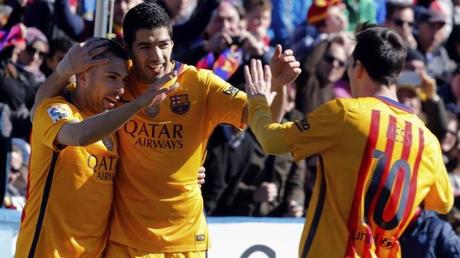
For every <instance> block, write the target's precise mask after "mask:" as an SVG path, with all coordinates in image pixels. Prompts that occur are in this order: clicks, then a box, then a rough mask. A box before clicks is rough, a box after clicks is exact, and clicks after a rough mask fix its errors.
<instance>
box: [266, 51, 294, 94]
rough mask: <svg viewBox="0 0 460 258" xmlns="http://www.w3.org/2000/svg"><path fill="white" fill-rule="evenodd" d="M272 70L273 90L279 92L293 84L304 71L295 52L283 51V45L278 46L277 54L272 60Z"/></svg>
mask: <svg viewBox="0 0 460 258" xmlns="http://www.w3.org/2000/svg"><path fill="white" fill-rule="evenodd" d="M270 69H271V72H272V75H273V79H272V87H273V90H278V89H280V88H281V87H283V86H284V85H287V84H289V83H291V82H293V81H294V80H295V79H297V77H298V76H299V74H300V72H301V71H302V70H301V69H300V63H299V61H297V60H296V58H295V56H294V52H293V51H292V50H291V49H286V50H284V51H283V48H282V47H281V45H276V48H275V53H274V54H273V57H272V58H271V60H270Z"/></svg>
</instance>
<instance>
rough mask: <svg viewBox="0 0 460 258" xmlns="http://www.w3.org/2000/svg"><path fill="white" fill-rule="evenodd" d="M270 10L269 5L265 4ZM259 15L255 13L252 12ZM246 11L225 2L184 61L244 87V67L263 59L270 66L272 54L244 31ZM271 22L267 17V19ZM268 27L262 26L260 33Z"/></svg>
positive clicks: (265, 0) (187, 53)
mask: <svg viewBox="0 0 460 258" xmlns="http://www.w3.org/2000/svg"><path fill="white" fill-rule="evenodd" d="M262 2H263V3H264V4H263V6H265V7H267V8H270V5H269V1H268V0H264V1H262ZM251 10H253V11H256V9H251ZM244 17H245V10H244V9H243V8H242V6H241V5H239V4H238V3H235V2H230V1H222V2H221V3H220V5H219V7H218V8H217V9H216V10H215V12H214V13H213V15H212V18H211V21H210V23H209V24H208V26H207V28H206V31H205V34H204V36H203V38H200V39H199V40H197V41H196V43H195V44H194V45H193V46H192V47H191V48H190V49H188V50H187V51H184V55H182V57H181V60H182V61H183V62H185V63H191V64H195V63H196V67H197V68H201V69H203V68H204V69H210V70H213V71H214V73H215V74H217V75H218V76H219V77H221V78H222V79H224V80H226V81H227V82H229V83H231V84H232V85H234V86H235V87H237V88H238V87H239V88H241V86H242V85H243V84H244V77H243V65H244V64H246V63H247V62H249V60H250V59H251V58H254V57H255V58H262V60H263V61H264V62H265V63H267V61H268V60H269V55H270V53H269V52H268V51H266V50H267V47H266V45H265V44H264V43H263V42H261V41H259V40H257V39H256V37H255V36H254V34H253V33H251V32H249V31H247V30H246V28H245V27H243V26H242V25H243V18H244ZM267 18H268V17H267ZM264 28H265V30H267V29H268V27H267V26H266V27H262V26H259V27H258V30H259V32H258V33H263V34H266V33H264V32H261V31H262V30H263V29H264Z"/></svg>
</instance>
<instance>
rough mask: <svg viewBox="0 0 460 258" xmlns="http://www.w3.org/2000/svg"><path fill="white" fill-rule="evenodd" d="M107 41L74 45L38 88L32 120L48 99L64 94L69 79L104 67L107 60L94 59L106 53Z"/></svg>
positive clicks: (90, 41)
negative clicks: (95, 67) (36, 110)
mask: <svg viewBox="0 0 460 258" xmlns="http://www.w3.org/2000/svg"><path fill="white" fill-rule="evenodd" d="M106 42H107V41H105V40H98V39H93V40H89V41H88V42H84V43H79V44H76V45H74V46H73V47H72V48H70V49H69V51H68V52H67V53H66V55H65V56H64V58H63V59H62V60H61V62H59V64H58V66H57V68H56V71H54V72H53V73H52V74H51V75H50V76H49V77H48V78H47V79H46V80H45V82H43V84H42V85H41V86H40V88H38V91H37V93H36V95H35V102H34V106H33V107H32V110H31V115H30V119H31V120H32V119H33V116H34V113H35V109H36V107H37V106H38V105H40V103H41V102H42V101H43V100H44V99H46V98H52V97H55V96H58V95H60V94H61V93H62V90H63V88H64V87H65V86H66V85H67V84H68V83H69V79H70V77H71V76H72V75H74V74H79V73H81V72H84V71H86V70H88V69H89V68H90V67H92V66H96V65H103V64H106V63H107V62H108V60H107V59H97V60H93V59H92V58H93V57H94V56H96V55H99V54H101V53H102V52H104V51H106V50H107V48H106V47H105V46H106Z"/></svg>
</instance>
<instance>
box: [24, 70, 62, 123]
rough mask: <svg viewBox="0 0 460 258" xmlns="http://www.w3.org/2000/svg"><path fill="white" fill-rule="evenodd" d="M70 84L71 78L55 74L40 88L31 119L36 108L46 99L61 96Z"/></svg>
mask: <svg viewBox="0 0 460 258" xmlns="http://www.w3.org/2000/svg"><path fill="white" fill-rule="evenodd" d="M68 82H69V78H64V77H62V76H60V75H58V74H57V73H56V72H53V73H52V74H51V75H50V76H49V77H48V78H47V79H46V80H45V81H44V82H43V84H42V85H41V86H40V87H39V88H38V91H37V93H36V94H35V102H34V106H33V107H32V111H31V116H30V118H31V119H32V118H33V114H34V112H35V108H36V107H37V106H38V105H40V103H41V102H42V101H43V100H44V99H47V98H52V97H55V96H58V95H60V94H61V93H62V90H63V88H64V87H65V86H66V85H67V84H68Z"/></svg>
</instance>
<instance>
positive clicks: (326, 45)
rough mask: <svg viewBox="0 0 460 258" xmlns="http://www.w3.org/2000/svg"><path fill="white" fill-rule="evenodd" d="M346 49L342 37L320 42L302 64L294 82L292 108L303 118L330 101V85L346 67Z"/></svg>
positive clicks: (331, 93)
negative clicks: (294, 106)
mask: <svg viewBox="0 0 460 258" xmlns="http://www.w3.org/2000/svg"><path fill="white" fill-rule="evenodd" d="M346 47H347V45H346V43H345V39H344V38H343V37H339V36H336V37H333V38H332V39H324V40H322V41H320V42H319V43H318V44H316V45H315V47H314V48H313V50H312V51H311V53H310V55H309V56H307V58H306V59H305V60H304V62H303V65H302V73H301V74H300V76H299V78H298V79H297V80H296V85H297V96H296V108H297V109H298V110H300V111H301V112H302V113H303V114H308V113H310V112H311V111H313V110H314V109H315V108H317V107H318V106H320V105H322V104H324V103H326V102H327V101H329V100H331V99H333V98H334V92H333V87H334V83H336V82H337V81H339V80H340V79H341V78H342V77H343V76H344V74H345V71H346V67H347V64H348V59H349V56H348V53H347V49H346Z"/></svg>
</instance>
